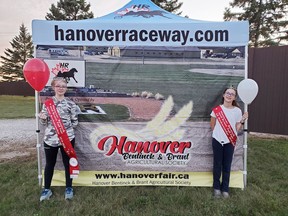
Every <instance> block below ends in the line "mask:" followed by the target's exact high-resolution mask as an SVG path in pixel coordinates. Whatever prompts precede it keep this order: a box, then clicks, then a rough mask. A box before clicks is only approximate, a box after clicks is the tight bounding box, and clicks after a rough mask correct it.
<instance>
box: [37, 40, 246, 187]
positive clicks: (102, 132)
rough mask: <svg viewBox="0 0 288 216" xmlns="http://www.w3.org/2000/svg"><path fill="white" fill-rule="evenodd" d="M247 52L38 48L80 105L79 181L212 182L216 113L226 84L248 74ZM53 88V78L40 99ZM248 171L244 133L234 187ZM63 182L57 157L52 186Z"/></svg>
mask: <svg viewBox="0 0 288 216" xmlns="http://www.w3.org/2000/svg"><path fill="white" fill-rule="evenodd" d="M244 50H245V49H244V47H243V46H240V47H238V46H236V47H228V48H227V47H217V48H213V47H194V46H193V47H170V46H156V47H149V46H111V47H110V46H51V45H39V46H37V49H36V56H37V57H38V58H43V59H44V60H45V61H46V63H47V65H48V66H49V68H50V71H51V74H50V80H51V79H52V78H53V77H55V76H62V77H65V79H66V80H67V82H68V87H69V88H68V90H67V93H66V97H69V98H70V99H71V100H73V101H74V102H75V103H76V104H77V105H78V106H79V125H78V126H77V127H76V128H75V133H76V145H75V150H76V153H77V157H78V159H79V163H80V174H79V177H78V178H77V179H75V180H74V181H73V182H74V183H73V184H74V185H79V186H107V185H109V186H132V185H138V186H140V185H166V186H208V187H210V186H212V164H213V153H212V146H211V140H212V138H211V129H210V126H209V121H210V113H211V111H212V108H213V107H214V106H216V105H219V103H220V101H221V98H222V91H223V90H224V88H225V87H229V86H231V85H233V86H235V87H236V86H237V85H238V83H239V82H240V81H241V80H242V79H243V77H244V74H245V51H244ZM53 94H54V93H53V90H52V88H51V86H50V85H49V83H48V85H47V86H46V87H45V88H44V90H43V91H42V92H41V93H40V96H41V97H40V99H41V103H43V102H44V101H45V100H46V99H47V98H50V97H51V96H52V95H53ZM238 102H239V103H240V104H241V101H238ZM41 131H42V132H43V131H44V130H43V129H41ZM42 135H43V134H42ZM42 160H43V163H42V164H43V165H44V164H45V157H44V156H43V157H42ZM242 170H243V137H242V135H241V134H240V135H239V139H238V142H237V145H236V148H235V154H234V158H233V163H232V175H231V187H240V188H243V174H242ZM64 181H65V178H64V171H63V165H62V162H61V159H58V161H57V164H56V171H55V175H54V178H53V183H52V184H53V185H64V184H65V182H64Z"/></svg>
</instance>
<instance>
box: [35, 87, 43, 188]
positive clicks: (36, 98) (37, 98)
mask: <svg viewBox="0 0 288 216" xmlns="http://www.w3.org/2000/svg"><path fill="white" fill-rule="evenodd" d="M35 110H36V111H35V118H36V137H37V145H36V148H37V161H38V181H39V186H40V187H42V167H41V154H40V150H41V149H40V148H41V144H40V137H39V133H40V130H39V118H38V113H39V93H38V92H37V91H35Z"/></svg>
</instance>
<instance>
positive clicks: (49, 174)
mask: <svg viewBox="0 0 288 216" xmlns="http://www.w3.org/2000/svg"><path fill="white" fill-rule="evenodd" d="M71 144H72V146H73V148H74V144H75V139H73V140H71ZM59 148H60V151H61V154H62V160H63V165H64V168H65V178H66V187H72V179H71V178H70V170H69V159H70V158H69V157H68V155H67V154H66V152H65V151H64V148H63V146H59V147H51V146H49V145H47V144H46V143H45V142H44V151H45V157H46V165H45V171H44V188H45V189H49V188H50V186H51V181H52V178H53V174H54V167H55V164H56V160H57V154H58V150H59Z"/></svg>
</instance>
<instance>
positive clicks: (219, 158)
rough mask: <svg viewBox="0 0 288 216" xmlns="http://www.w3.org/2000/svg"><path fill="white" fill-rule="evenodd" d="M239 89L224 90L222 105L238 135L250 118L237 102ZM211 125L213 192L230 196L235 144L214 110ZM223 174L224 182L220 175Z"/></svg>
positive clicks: (217, 195)
mask: <svg viewBox="0 0 288 216" xmlns="http://www.w3.org/2000/svg"><path fill="white" fill-rule="evenodd" d="M236 97H237V90H236V89H235V88H233V87H229V88H226V89H225V90H224V91H223V95H222V101H221V105H220V107H221V108H222V110H223V112H224V114H225V116H226V118H227V120H228V122H229V123H230V125H231V127H232V129H233V131H234V133H235V134H236V136H237V131H239V130H241V128H242V126H243V124H244V121H245V120H246V119H247V118H248V113H247V112H246V113H244V115H243V116H242V111H241V110H240V108H239V106H238V104H237V102H236ZM210 116H211V121H210V126H211V128H212V130H213V133H212V138H213V139H212V148H213V188H214V191H213V194H214V196H215V197H216V198H219V197H221V195H222V196H223V197H224V198H228V197H229V181H230V171H231V164H232V159H233V153H234V146H233V145H232V143H231V142H230V141H229V139H228V137H227V135H226V134H225V132H224V130H223V129H222V126H221V125H220V123H219V121H218V120H217V118H216V115H215V113H214V111H212V112H211V114H210ZM221 174H222V182H220V177H221Z"/></svg>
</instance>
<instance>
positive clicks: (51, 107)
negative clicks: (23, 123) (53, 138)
mask: <svg viewBox="0 0 288 216" xmlns="http://www.w3.org/2000/svg"><path fill="white" fill-rule="evenodd" d="M45 106H46V108H47V112H48V114H49V116H50V118H51V121H52V124H53V126H54V128H55V131H56V134H57V135H58V138H59V140H60V143H61V144H62V146H63V148H64V151H65V152H66V154H67V155H68V157H69V158H70V160H69V170H70V178H77V177H78V175H79V163H78V159H77V156H76V152H75V150H74V148H73V146H72V144H71V142H70V139H69V137H68V134H67V131H66V129H65V127H64V124H63V122H62V120H61V118H60V115H59V113H58V111H57V108H56V106H55V104H54V101H53V99H48V100H46V101H45Z"/></svg>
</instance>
